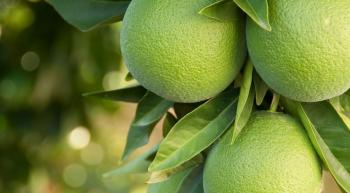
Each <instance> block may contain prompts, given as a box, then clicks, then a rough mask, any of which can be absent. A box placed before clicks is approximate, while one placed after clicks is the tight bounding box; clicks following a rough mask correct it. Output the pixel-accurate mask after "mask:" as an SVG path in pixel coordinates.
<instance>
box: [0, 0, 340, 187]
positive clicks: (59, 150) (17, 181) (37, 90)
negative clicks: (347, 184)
mask: <svg viewBox="0 0 350 193" xmlns="http://www.w3.org/2000/svg"><path fill="white" fill-rule="evenodd" d="M77 11H79V10H77ZM120 27H121V24H120V23H117V24H113V25H109V26H105V27H102V28H99V29H96V30H93V31H91V32H88V33H82V32H80V31H78V30H76V29H75V28H73V27H71V26H69V25H68V24H66V22H65V21H64V20H63V19H62V18H61V17H60V16H59V15H58V14H57V13H56V12H55V10H54V9H53V8H52V7H50V6H49V5H48V4H47V3H45V2H44V1H40V0H0V192H1V193H2V192H4V193H12V192H13V193H109V192H114V193H127V192H130V193H144V192H146V186H145V183H144V181H145V180H146V179H147V176H146V175H132V176H121V177H114V178H109V179H103V178H102V174H103V173H104V172H107V171H110V170H112V169H113V168H115V167H117V166H118V165H119V164H120V163H119V161H118V160H119V156H120V154H121V152H122V148H123V146H124V143H125V139H126V134H127V129H128V125H129V124H130V122H131V121H132V116H133V114H134V110H135V105H130V104H116V103H112V102H108V101H102V100H99V99H93V98H83V97H82V96H81V94H82V93H85V92H90V91H95V90H111V89H116V88H119V87H123V86H126V85H127V84H131V83H130V82H127V81H125V76H126V74H127V70H126V69H125V66H124V65H123V64H122V59H121V54H120V50H119V29H120ZM160 136H161V132H160V129H159V127H158V130H156V132H155V133H154V134H153V136H152V138H151V143H150V144H149V145H147V146H146V147H144V148H141V149H140V150H138V152H139V153H140V152H142V151H144V150H145V149H147V148H149V147H150V146H153V144H155V143H156V141H157V140H159V138H160ZM326 184H327V185H326V187H327V190H326V192H329V193H335V192H336V191H335V190H334V189H333V188H334V187H335V184H334V183H329V182H327V183H326Z"/></svg>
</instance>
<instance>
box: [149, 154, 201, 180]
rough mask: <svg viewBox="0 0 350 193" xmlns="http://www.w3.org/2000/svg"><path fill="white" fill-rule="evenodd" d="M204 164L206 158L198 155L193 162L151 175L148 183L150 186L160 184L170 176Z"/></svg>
mask: <svg viewBox="0 0 350 193" xmlns="http://www.w3.org/2000/svg"><path fill="white" fill-rule="evenodd" d="M203 162H204V157H203V155H202V154H198V155H197V156H195V157H194V158H192V159H191V160H189V161H187V162H185V163H183V164H181V165H180V166H178V167H176V168H172V169H168V170H161V171H155V172H152V173H151V177H150V179H149V180H148V181H147V183H148V184H153V183H159V182H162V181H165V180H168V179H169V177H170V176H172V175H173V174H175V173H178V172H180V171H182V170H185V169H187V168H191V167H197V166H198V165H200V164H201V163H203Z"/></svg>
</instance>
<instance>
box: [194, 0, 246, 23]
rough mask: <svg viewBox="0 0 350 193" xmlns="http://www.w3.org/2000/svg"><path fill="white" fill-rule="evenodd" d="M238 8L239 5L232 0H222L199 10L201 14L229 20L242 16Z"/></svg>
mask: <svg viewBox="0 0 350 193" xmlns="http://www.w3.org/2000/svg"><path fill="white" fill-rule="evenodd" d="M237 9H238V7H237V6H236V5H235V3H234V2H233V1H232V0H220V1H217V2H215V3H213V4H211V5H208V6H206V7H204V8H203V9H201V10H200V11H199V14H201V15H204V16H207V17H209V18H212V19H215V20H218V21H221V22H227V21H232V20H236V19H240V18H241V17H240V16H239V15H237V13H239V12H237Z"/></svg>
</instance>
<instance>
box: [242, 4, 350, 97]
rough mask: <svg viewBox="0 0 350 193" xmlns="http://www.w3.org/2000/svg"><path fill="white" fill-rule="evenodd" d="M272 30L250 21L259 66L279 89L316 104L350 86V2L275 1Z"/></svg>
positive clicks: (271, 9)
mask: <svg viewBox="0 0 350 193" xmlns="http://www.w3.org/2000/svg"><path fill="white" fill-rule="evenodd" d="M268 3H269V14H270V24H271V26H272V31H271V32H268V31H265V30H263V29H261V28H260V27H259V26H257V25H256V24H255V23H254V22H253V21H252V20H249V21H248V23H247V41H248V50H249V54H250V56H251V59H252V61H253V63H254V65H255V68H256V70H257V71H258V73H259V74H260V75H261V77H262V78H263V79H264V80H265V82H266V83H267V84H268V85H269V86H270V87H271V88H272V89H274V90H275V91H276V92H278V93H280V94H282V95H284V96H286V97H289V98H291V99H294V100H298V101H303V102H315V101H321V100H325V99H329V98H332V97H335V96H337V95H340V94H342V93H344V92H345V91H346V90H348V89H349V88H350V25H349V22H350V11H349V10H350V3H349V1H346V0H341V1H329V0H307V1H305V0H295V1H290V0H269V1H268Z"/></svg>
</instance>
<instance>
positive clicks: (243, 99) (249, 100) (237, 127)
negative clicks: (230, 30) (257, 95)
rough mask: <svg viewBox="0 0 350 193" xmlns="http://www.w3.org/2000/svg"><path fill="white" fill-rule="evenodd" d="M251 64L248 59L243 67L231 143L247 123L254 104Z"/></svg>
mask: <svg viewBox="0 0 350 193" xmlns="http://www.w3.org/2000/svg"><path fill="white" fill-rule="evenodd" d="M252 74H253V64H252V63H251V62H250V61H248V62H247V65H246V66H245V69H244V74H243V80H242V85H241V89H240V93H239V99H238V105H237V113H236V120H235V123H234V124H233V135H232V141H231V143H232V144H233V143H234V141H235V140H236V138H237V136H238V135H239V133H240V132H241V131H242V129H243V127H244V126H245V125H246V124H247V122H248V120H249V118H250V114H251V113H252V110H253V106H254V89H253V88H252Z"/></svg>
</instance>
